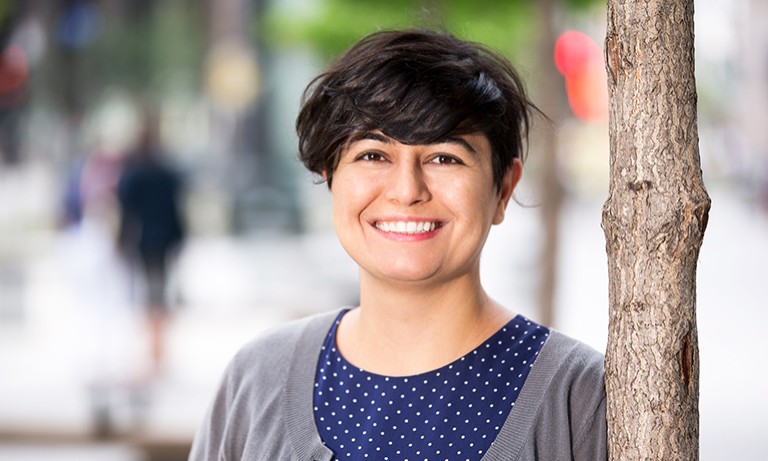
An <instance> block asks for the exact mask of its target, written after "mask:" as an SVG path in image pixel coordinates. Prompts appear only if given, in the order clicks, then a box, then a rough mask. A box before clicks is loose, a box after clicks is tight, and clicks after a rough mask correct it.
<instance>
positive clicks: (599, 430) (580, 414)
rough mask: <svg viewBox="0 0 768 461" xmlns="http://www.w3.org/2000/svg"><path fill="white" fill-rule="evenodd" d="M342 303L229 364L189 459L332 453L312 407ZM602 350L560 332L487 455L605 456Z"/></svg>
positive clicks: (295, 458)
mask: <svg viewBox="0 0 768 461" xmlns="http://www.w3.org/2000/svg"><path fill="white" fill-rule="evenodd" d="M338 314H339V312H338V311H334V312H328V313H324V314H319V315H316V316H313V317H308V318H306V319H302V320H298V321H294V322H291V323H289V324H287V325H285V326H282V327H279V328H277V329H275V330H272V331H271V332H269V333H267V334H265V335H262V336H260V337H259V338H257V339H255V340H254V341H252V342H250V343H248V344H247V345H245V346H244V347H243V348H242V349H241V350H240V351H239V352H238V353H237V355H236V356H235V357H234V359H233V360H232V361H231V363H230V364H229V366H228V368H227V371H226V373H225V375H224V378H223V380H222V383H221V386H220V387H219V390H218V393H217V394H216V396H215V399H214V401H213V405H212V406H211V407H210V409H209V411H208V415H207V416H206V418H205V420H204V421H203V424H202V425H201V426H200V429H199V430H198V433H197V435H196V436H195V440H194V443H193V445H192V451H191V453H190V455H189V459H190V461H203V460H206V461H235V460H243V461H245V460H248V461H277V460H292V461H331V460H332V459H333V453H332V452H331V451H330V450H329V449H328V448H326V447H325V445H323V442H322V441H321V439H320V435H319V434H318V431H317V428H316V427H315V419H314V415H313V409H312V398H313V389H314V378H315V370H316V365H317V359H318V356H319V354H320V347H321V346H322V344H323V341H324V340H325V337H326V335H327V334H328V331H329V329H330V327H331V324H332V323H333V321H334V320H335V318H336V316H337V315H338ZM606 458H607V448H606V422H605V388H604V384H603V358H602V355H601V354H600V353H598V352H597V351H595V350H594V349H591V348H590V347H588V346H586V345H584V344H583V343H580V342H578V341H576V340H573V339H571V338H569V337H567V336H565V335H563V334H560V333H557V332H555V331H552V332H551V334H550V336H549V339H547V342H546V343H545V345H544V347H543V348H542V350H541V352H540V353H539V357H538V358H537V359H536V363H535V366H534V367H533V368H532V369H531V373H530V374H529V375H528V379H527V380H526V381H525V385H524V386H523V388H522V390H521V391H520V395H519V397H518V398H517V401H516V404H515V406H514V407H513V409H512V411H510V413H509V416H508V417H507V420H506V423H505V424H504V426H503V427H502V428H501V430H500V432H499V435H498V436H497V437H496V440H495V441H494V442H493V444H492V445H491V448H490V449H489V450H488V451H487V452H486V453H485V455H484V456H483V458H482V461H501V460H510V461H511V460H516V461H518V460H519V461H523V460H525V461H528V460H546V461H560V460H584V461H593V460H605V459H606Z"/></svg>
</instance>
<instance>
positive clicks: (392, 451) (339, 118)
mask: <svg viewBox="0 0 768 461" xmlns="http://www.w3.org/2000/svg"><path fill="white" fill-rule="evenodd" d="M534 109H535V108H534V106H533V105H532V104H531V102H530V101H529V100H528V98H527V96H526V94H525V92H524V90H523V86H522V83H521V81H520V79H519V78H518V76H517V74H516V72H515V71H514V69H513V68H512V67H511V66H510V65H509V64H508V63H507V62H506V61H505V60H504V59H503V58H500V57H498V56H497V55H495V54H494V53H491V52H489V51H488V50H486V49H485V48H483V47H481V46H479V45H477V44H473V43H468V42H464V41H461V40H458V39H456V38H454V37H452V36H450V35H448V34H443V33H436V32H428V31H397V32H379V33H375V34H373V35H371V36H369V37H367V38H364V39H363V40H362V41H361V42H359V43H358V44H356V45H355V46H353V47H352V48H351V49H350V50H349V51H348V52H347V53H346V54H345V55H344V56H342V57H341V58H340V59H339V60H338V61H337V62H336V63H335V64H334V65H333V66H332V67H331V68H330V70H328V71H327V72H326V73H324V74H322V75H320V76H319V77H318V78H317V79H315V81H314V82H313V83H312V84H311V85H310V86H309V88H308V89H307V92H306V94H305V98H304V102H303V106H302V108H301V111H300V114H299V117H298V120H297V131H298V134H299V150H300V154H301V158H302V160H303V162H304V164H305V165H306V166H307V168H309V169H310V170H311V171H313V172H315V173H318V174H319V175H322V177H323V178H324V179H325V181H326V182H327V184H328V186H329V188H330V190H331V193H332V195H333V219H334V226H335V229H336V232H337V235H338V238H339V240H340V242H341V243H342V245H343V247H344V248H345V250H346V251H347V252H348V253H349V255H350V256H351V257H352V258H353V259H354V260H355V261H356V262H357V263H358V265H359V266H360V306H358V307H356V308H354V309H349V310H341V311H337V312H332V313H328V314H323V315H319V316H315V317H312V318H309V319H306V320H302V321H299V322H294V323H292V324H290V325H288V326H285V327H282V328H279V329H277V330H274V331H272V332H270V333H268V334H266V335H265V336H262V337H260V338H259V339H256V340H255V341H254V342H252V343H250V344H249V345H247V346H245V347H244V348H243V349H242V350H241V351H240V352H239V353H238V354H237V356H236V357H235V359H234V360H233V361H232V363H231V364H230V366H229V368H228V370H227V372H226V376H225V378H224V381H223V383H222V385H221V388H220V390H219V393H218V394H217V396H216V399H215V401H214V403H213V406H212V408H211V411H210V414H209V416H208V418H207V419H206V421H205V423H204V424H203V426H202V427H201V429H200V431H199V433H198V435H197V437H196V440H195V443H194V446H193V448H192V453H191V455H190V459H192V460H204V459H205V460H240V459H242V460H246V459H247V460H307V461H309V460H362V459H375V460H451V461H453V460H481V459H482V460H483V461H487V460H501V459H504V460H508V459H516V460H518V459H519V460H564V459H577V460H594V459H605V458H606V446H605V438H606V429H605V406H604V405H605V402H604V399H605V392H604V387H603V365H602V356H601V355H600V354H599V353H597V352H595V351H594V350H592V349H590V348H588V347H587V346H585V345H583V344H581V343H579V342H577V341H575V340H572V339H570V338H567V337H565V336H564V335H562V334H559V333H557V332H554V331H550V330H549V329H547V328H546V327H544V326H541V325H537V324H535V323H534V322H532V321H530V320H528V319H526V318H525V317H523V316H520V315H515V314H514V313H513V312H512V311H510V310H508V309H506V308H505V307H502V306H500V305H499V304H497V303H496V302H494V301H493V300H492V299H491V298H490V297H489V296H488V295H487V294H486V292H485V291H484V289H483V287H482V284H481V281H480V270H479V264H480V253H481V250H482V248H483V245H484V243H485V240H486V237H487V235H488V232H489V230H490V228H491V226H492V225H493V224H498V223H500V222H501V221H502V220H503V219H504V211H505V208H506V206H507V203H508V201H509V199H510V197H511V195H512V192H513V191H514V189H515V186H516V185H517V183H518V181H519V179H520V176H521V174H522V153H523V149H524V147H523V145H524V141H525V138H526V136H527V132H528V124H529V113H530V111H531V110H534Z"/></svg>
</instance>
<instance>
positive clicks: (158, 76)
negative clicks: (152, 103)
mask: <svg viewBox="0 0 768 461" xmlns="http://www.w3.org/2000/svg"><path fill="white" fill-rule="evenodd" d="M198 14H199V12H198V11H197V10H196V9H194V8H188V7H187V8H185V7H184V5H183V2H163V3H160V4H158V5H157V6H156V7H155V8H154V9H153V10H150V11H149V12H147V14H145V15H143V16H141V17H138V18H134V19H132V20H130V21H122V20H116V19H115V18H111V21H109V22H108V23H107V24H105V26H104V27H103V29H102V31H101V33H100V35H99V37H98V38H97V39H96V40H95V42H94V43H93V45H92V46H91V47H90V48H89V49H88V50H85V54H86V56H84V59H85V60H86V61H87V63H88V64H87V66H88V68H89V73H90V74H91V75H92V76H93V77H95V79H96V80H97V81H99V82H104V83H105V84H106V85H109V86H119V87H124V88H128V89H131V90H134V91H137V92H140V93H141V92H144V93H150V94H151V93H154V94H163V93H165V92H166V91H167V90H168V89H169V88H168V87H169V86H170V85H172V84H175V83H177V82H178V81H179V79H178V78H177V77H178V76H179V75H186V76H190V75H199V74H200V72H199V67H200V65H201V64H200V62H201V59H202V49H203V39H202V37H201V34H200V32H199V29H200V24H202V20H201V19H200V18H199V17H198ZM188 83H189V84H190V85H195V84H197V83H198V82H196V81H190V82H188Z"/></svg>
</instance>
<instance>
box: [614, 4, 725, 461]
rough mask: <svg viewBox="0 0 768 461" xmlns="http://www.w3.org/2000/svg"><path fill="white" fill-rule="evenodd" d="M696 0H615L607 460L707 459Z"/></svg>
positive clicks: (705, 208)
mask: <svg viewBox="0 0 768 461" xmlns="http://www.w3.org/2000/svg"><path fill="white" fill-rule="evenodd" d="M693 3H694V2H693V0H608V30H607V36H606V64H607V69H608V80H609V92H610V101H611V108H610V126H609V129H610V146H611V180H610V190H609V197H608V200H607V201H606V203H605V205H604V207H603V229H604V231H605V237H606V250H607V253H608V275H609V302H610V319H609V336H608V349H607V352H606V359H605V363H606V390H607V394H608V397H607V411H608V441H609V459H611V460H650V459H653V460H686V461H690V460H698V459H699V453H698V451H699V449H698V439H699V416H698V398H699V355H698V338H697V333H696V309H695V306H696V283H695V282H696V263H697V260H698V255H699V249H700V247H701V242H702V239H703V236H704V230H705V228H706V225H707V219H708V215H709V206H710V200H709V197H708V195H707V192H706V190H705V188H704V185H703V183H702V177H701V168H700V162H699V151H698V132H697V127H696V85H695V79H694V52H693Z"/></svg>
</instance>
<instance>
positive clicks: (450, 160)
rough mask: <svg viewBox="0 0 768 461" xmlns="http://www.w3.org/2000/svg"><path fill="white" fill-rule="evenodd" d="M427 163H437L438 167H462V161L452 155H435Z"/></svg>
mask: <svg viewBox="0 0 768 461" xmlns="http://www.w3.org/2000/svg"><path fill="white" fill-rule="evenodd" d="M429 163H437V164H440V165H462V164H463V163H462V161H461V160H459V159H458V158H456V157H454V156H453V155H447V154H440V155H436V156H435V157H434V158H432V160H430V161H429Z"/></svg>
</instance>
